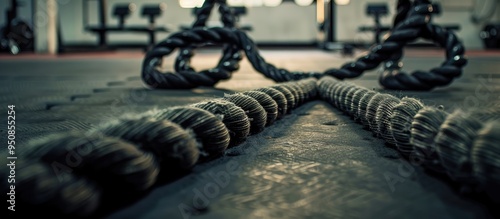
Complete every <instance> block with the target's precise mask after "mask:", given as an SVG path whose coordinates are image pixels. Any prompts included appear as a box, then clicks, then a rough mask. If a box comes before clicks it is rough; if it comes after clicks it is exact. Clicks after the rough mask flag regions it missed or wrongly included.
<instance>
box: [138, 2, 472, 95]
mask: <svg viewBox="0 0 500 219" xmlns="http://www.w3.org/2000/svg"><path fill="white" fill-rule="evenodd" d="M214 3H218V4H219V5H220V8H222V9H220V11H221V13H223V16H221V17H222V20H223V22H224V25H225V27H212V28H207V27H203V26H204V24H205V21H206V17H208V11H209V9H210V10H211V9H212V8H213V6H214ZM226 7H227V6H226V2H225V0H207V1H205V3H204V5H203V7H202V8H201V9H200V11H199V12H198V20H197V21H199V22H195V24H194V25H193V28H192V29H189V30H185V31H181V32H177V33H174V34H173V35H171V36H170V37H168V38H167V39H165V40H163V41H162V42H160V43H158V44H157V45H156V46H155V47H154V48H153V49H152V50H151V51H149V52H148V53H147V54H146V56H145V58H144V61H143V66H142V78H143V81H144V82H145V83H146V84H148V85H149V86H151V87H152V88H161V89H172V88H182V89H189V88H194V87H198V86H214V85H215V84H216V83H218V82H219V81H220V80H225V79H229V78H230V77H231V73H232V72H233V71H235V70H237V69H238V62H239V61H240V60H241V55H240V53H239V51H244V52H245V55H246V57H247V59H248V60H249V61H250V63H251V64H252V66H253V67H254V69H255V70H257V71H258V72H260V73H262V74H263V75H265V76H266V77H268V78H270V79H272V80H274V81H276V82H283V81H292V80H300V79H303V78H309V77H314V78H321V77H323V76H325V75H328V76H333V77H335V78H338V79H345V78H355V77H359V76H360V75H361V74H363V72H364V71H367V70H372V69H375V68H376V67H378V66H379V65H380V64H382V63H384V72H383V73H382V75H381V77H380V84H381V85H382V86H383V87H384V88H386V89H397V90H430V89H433V88H435V87H438V86H446V85H448V84H450V83H451V82H452V81H453V79H455V78H456V77H459V76H460V75H461V74H462V67H463V66H465V65H466V64H467V60H466V58H465V57H464V52H465V48H464V46H463V44H462V43H461V42H460V40H459V39H458V38H457V37H456V35H455V34H454V33H453V32H451V31H448V30H446V29H444V28H442V27H440V26H438V25H435V24H432V23H431V15H432V14H433V13H435V12H436V9H435V7H434V6H433V5H432V4H431V2H430V1H428V0H415V1H412V2H410V1H408V0H402V1H400V3H398V14H397V16H396V18H395V22H394V24H395V26H394V27H393V29H392V30H391V33H390V34H389V36H388V37H387V38H386V39H385V40H384V42H383V43H382V44H380V45H377V46H375V47H373V48H372V49H371V50H370V51H369V52H368V53H367V54H366V55H364V56H361V57H359V58H358V59H357V60H356V61H354V62H349V63H346V64H344V65H343V66H341V67H340V68H338V69H337V68H332V69H328V70H326V71H325V72H323V73H321V72H301V71H289V70H286V69H283V68H278V67H276V66H274V65H272V64H270V63H267V62H266V61H265V59H264V58H263V57H262V56H261V55H260V54H259V51H258V49H257V47H256V45H255V43H254V42H253V41H252V39H250V37H248V35H247V34H246V33H244V32H243V31H241V30H239V29H237V28H234V27H232V25H233V24H234V23H231V22H230V21H229V20H227V19H228V18H227V17H228V14H227V13H226V11H227V8H226ZM200 17H201V18H200ZM419 38H423V39H426V40H431V41H433V42H434V43H436V44H437V45H439V46H441V47H442V48H444V49H445V50H446V60H445V61H444V62H443V63H442V64H441V66H439V67H436V68H433V69H430V70H429V71H415V72H412V73H406V72H403V71H401V66H402V65H401V63H400V61H399V60H400V59H401V58H402V51H403V47H404V46H405V45H407V44H408V43H410V42H413V41H415V40H417V39H419ZM207 44H223V45H225V47H224V48H225V49H224V55H223V56H222V58H221V61H219V64H218V65H217V66H216V67H215V68H212V69H208V70H202V71H199V72H197V71H195V70H194V69H193V68H192V67H191V66H189V59H190V58H191V57H192V55H193V53H192V48H194V47H200V46H203V45H207ZM175 49H180V50H181V51H180V55H179V57H178V58H177V61H176V64H175V71H176V72H162V71H161V70H160V67H161V64H162V59H163V57H164V56H168V55H170V54H171V53H172V52H174V51H175Z"/></svg>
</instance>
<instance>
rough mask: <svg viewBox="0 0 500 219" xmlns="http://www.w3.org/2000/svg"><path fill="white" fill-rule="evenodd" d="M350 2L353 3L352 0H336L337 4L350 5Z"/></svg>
mask: <svg viewBox="0 0 500 219" xmlns="http://www.w3.org/2000/svg"><path fill="white" fill-rule="evenodd" d="M349 3H351V0H335V4H337V5H348V4H349Z"/></svg>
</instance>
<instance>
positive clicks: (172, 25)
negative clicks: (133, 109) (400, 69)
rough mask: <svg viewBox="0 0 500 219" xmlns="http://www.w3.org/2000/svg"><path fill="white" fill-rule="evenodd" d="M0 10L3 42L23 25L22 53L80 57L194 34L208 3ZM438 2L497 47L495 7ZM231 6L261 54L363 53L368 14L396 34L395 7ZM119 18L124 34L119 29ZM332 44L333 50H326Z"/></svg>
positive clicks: (468, 0) (258, 1) (472, 45)
mask: <svg viewBox="0 0 500 219" xmlns="http://www.w3.org/2000/svg"><path fill="white" fill-rule="evenodd" d="M0 2H1V4H0V12H1V13H2V16H0V24H1V27H3V28H2V29H3V31H2V32H3V33H2V35H3V38H5V36H6V35H8V34H6V30H5V29H7V28H6V27H7V26H10V27H13V26H15V25H16V22H19V21H23V22H24V23H25V25H27V27H26V28H31V29H32V31H33V34H32V35H33V36H34V38H33V44H32V45H30V46H27V48H23V49H22V50H27V51H34V52H36V53H51V54H56V53H61V52H71V51H77V50H82V49H85V50H90V49H98V50H104V49H116V48H138V47H139V48H143V47H147V46H148V44H151V35H154V38H155V40H156V41H158V40H161V39H164V38H165V37H167V36H168V35H169V34H171V33H173V32H176V31H179V30H181V29H182V28H186V27H189V25H191V23H192V22H193V21H194V8H196V7H199V6H201V5H202V4H203V0H78V1H71V0H16V1H13V0H1V1H0ZM434 2H435V3H437V4H439V5H440V8H441V12H440V13H439V15H437V16H435V17H434V18H433V19H434V22H435V23H437V24H440V25H443V26H449V27H451V28H452V29H454V31H455V32H456V33H457V35H458V37H459V38H460V39H461V40H463V42H464V44H465V46H466V48H467V49H469V50H470V49H485V48H487V49H494V48H497V47H498V41H499V40H498V38H499V36H497V34H496V33H497V32H498V31H497V30H499V28H498V27H499V25H498V24H500V10H499V8H500V4H498V0H438V1H434ZM13 4H16V5H15V6H13ZM228 4H229V5H230V6H234V7H238V8H240V9H242V11H241V13H240V14H239V18H240V19H239V24H240V26H241V27H246V28H247V29H248V34H249V35H250V37H251V38H252V39H254V41H255V42H256V43H257V44H258V45H259V46H262V47H265V46H284V47H294V46H301V47H303V46H319V47H322V48H327V49H328V48H330V49H331V48H336V47H335V44H337V43H339V44H342V45H343V44H349V45H358V46H359V45H371V44H373V43H374V41H375V36H374V35H375V32H376V28H374V25H375V23H376V21H375V15H374V14H373V13H368V12H369V10H368V8H369V6H370V5H380V4H382V5H383V6H384V8H382V11H380V14H378V15H377V17H379V18H380V28H381V29H380V30H382V32H381V34H383V30H384V27H385V28H388V27H390V26H391V23H392V18H393V16H394V14H395V8H396V6H395V4H396V0H390V1H380V0H331V1H330V0H228ZM124 6H127V7H128V11H125V12H123V11H122V12H120V9H123V7H124ZM148 6H150V7H153V9H154V7H157V8H159V9H160V11H157V14H154V15H151V14H150V15H147V14H144V13H145V11H144V7H148ZM120 7H122V8H120ZM384 10H385V11H384ZM120 13H121V14H120ZM376 13H378V12H376ZM213 14H214V15H213V16H212V17H211V18H210V20H211V22H210V23H209V25H211V26H212V25H218V21H219V17H218V13H213ZM120 17H122V25H123V26H124V27H126V28H121V29H120ZM149 17H151V20H152V22H154V25H155V27H154V28H155V30H156V31H154V32H153V33H152V34H150V32H148V28H150V27H151V26H150V25H151V24H150V18H149ZM128 27H131V28H128ZM132 27H133V28H132ZM23 28H24V27H23ZM23 28H21V29H23ZM134 28H135V29H134ZM10 29H11V30H10V31H12V29H16V28H15V27H13V28H10ZM17 29H19V28H17ZM17 31H19V30H17ZM331 43H333V44H334V45H333V47H332V46H328V44H331ZM417 44H418V43H417ZM325 45H326V46H325ZM422 45H425V44H422ZM3 47H4V48H3V51H4V52H5V51H7V52H9V49H8V48H7V47H8V42H7V41H5V40H3ZM10 52H11V53H12V51H10ZM14 53H15V51H14Z"/></svg>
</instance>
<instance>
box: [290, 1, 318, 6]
mask: <svg viewBox="0 0 500 219" xmlns="http://www.w3.org/2000/svg"><path fill="white" fill-rule="evenodd" d="M294 1H295V4H297V5H300V6H309V5H311V4H312V3H313V2H314V0H294Z"/></svg>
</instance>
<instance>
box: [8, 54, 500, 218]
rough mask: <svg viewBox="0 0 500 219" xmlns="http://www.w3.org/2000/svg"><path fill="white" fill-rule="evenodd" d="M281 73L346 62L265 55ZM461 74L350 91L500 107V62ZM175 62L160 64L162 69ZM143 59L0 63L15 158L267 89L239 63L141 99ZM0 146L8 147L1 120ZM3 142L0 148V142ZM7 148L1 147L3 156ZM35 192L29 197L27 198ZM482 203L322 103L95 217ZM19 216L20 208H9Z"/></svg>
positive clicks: (350, 213)
mask: <svg viewBox="0 0 500 219" xmlns="http://www.w3.org/2000/svg"><path fill="white" fill-rule="evenodd" d="M262 55H263V57H264V58H266V60H267V61H268V62H271V63H273V64H275V65H276V66H279V67H284V68H287V69H290V70H292V69H295V70H317V71H323V70H325V69H327V68H332V67H338V66H341V65H342V64H343V63H345V62H346V61H349V60H351V59H352V57H342V56H341V55H340V54H337V53H325V52H323V51H319V50H312V49H311V50H290V51H288V50H287V51H283V50H267V51H263V52H262ZM219 56H220V53H219V51H212V50H202V51H199V52H198V53H197V55H196V56H195V57H194V58H193V60H192V62H193V66H195V67H196V68H197V69H203V68H209V67H211V66H215V63H216V62H217V60H218V58H219ZM468 56H469V64H468V65H467V66H466V68H465V70H464V75H463V76H462V77H460V78H459V79H457V80H456V81H455V82H454V83H452V84H451V85H450V86H448V87H444V88H438V89H435V90H433V91H431V92H402V91H386V90H382V89H381V88H380V86H379V85H378V72H377V71H371V72H366V73H365V74H364V76H362V77H360V78H357V79H353V80H350V81H352V82H353V83H355V84H359V85H361V86H364V87H368V88H373V89H375V90H379V91H381V92H388V93H392V94H394V95H396V96H398V97H403V96H411V97H416V98H419V99H421V100H423V102H424V103H425V104H426V105H429V106H439V105H442V106H443V107H444V108H445V109H446V110H447V111H452V110H453V109H456V108H462V109H466V108H471V107H482V106H485V105H487V104H492V103H494V102H498V101H499V94H500V83H499V82H500V70H499V67H500V64H498V63H499V62H500V54H498V53H495V52H479V51H478V52H474V51H471V52H468ZM173 59H174V56H170V57H167V58H166V60H165V61H164V63H165V67H166V68H169V69H171V65H172V64H173V61H172V60H173ZM443 59H444V54H443V52H442V51H440V50H432V49H431V50H412V51H409V52H407V56H406V57H405V60H404V63H405V69H407V70H415V69H422V70H426V69H429V68H431V67H434V66H438V65H439V64H440V62H441V61H442V60H443ZM141 62H142V54H141V53H139V52H117V53H111V52H109V53H108V52H107V53H96V54H75V55H61V56H60V57H52V56H36V55H23V56H18V57H12V56H7V55H2V56H1V57H0V93H1V96H0V103H1V109H2V110H4V111H5V112H6V111H7V105H15V106H16V107H15V109H16V123H17V127H16V130H17V132H16V139H17V145H18V147H17V148H16V152H17V154H18V157H19V158H20V159H22V153H23V144H25V143H26V142H27V141H29V140H30V139H33V138H36V137H39V136H45V135H47V134H49V133H54V132H59V131H67V130H88V129H90V128H91V127H93V126H96V125H98V124H100V123H102V122H105V121H106V120H110V119H112V118H117V117H120V116H123V115H125V114H134V113H137V112H143V111H146V110H149V109H154V108H164V107H168V106H177V105H186V104H190V103H196V102H199V101H202V100H206V99H210V98H217V97H223V96H224V95H225V94H230V93H234V92H237V91H245V90H249V89H254V88H260V87H265V86H268V85H272V84H274V82H273V81H271V80H268V79H266V78H264V77H263V76H262V75H260V74H259V73H257V72H255V71H254V70H253V69H252V68H251V66H250V65H249V64H248V62H247V61H246V60H243V61H242V62H241V69H240V70H239V71H237V72H235V73H234V74H233V77H232V79H230V80H228V81H225V82H221V83H219V84H218V85H217V86H216V87H215V88H197V89H192V90H150V89H148V88H146V87H145V86H144V85H143V84H142V82H141V79H140V77H139V75H140V68H141ZM2 115H4V116H2V117H1V118H0V124H2V125H1V126H0V134H1V135H0V142H6V137H7V134H6V129H7V127H6V124H7V122H6V119H7V118H6V113H2ZM2 145H5V144H3V143H2ZM3 152H5V147H2V154H3ZM33 195H36V194H33ZM483 199H484V197H482V196H473V195H467V193H466V192H464V191H461V190H460V188H457V187H456V186H454V184H452V183H451V182H449V180H447V179H446V178H444V177H441V176H439V175H436V174H432V173H430V172H426V171H424V170H423V168H421V167H418V166H415V165H412V164H410V163H408V161H407V160H406V159H403V158H401V157H400V156H399V154H398V153H397V152H396V150H394V149H392V148H389V147H386V146H385V145H384V143H383V141H382V140H380V139H377V138H376V137H374V136H373V135H372V134H371V132H369V131H368V130H364V129H363V128H362V126H361V125H360V124H357V123H355V122H353V120H351V119H350V118H349V117H348V116H346V115H344V114H342V113H341V112H340V111H339V110H337V109H335V108H333V107H331V106H330V105H328V104H327V103H326V102H323V101H319V100H318V101H312V102H309V103H306V104H304V105H303V106H301V107H299V108H298V109H296V110H294V111H293V112H292V113H291V114H289V115H287V116H285V117H284V118H283V119H281V120H279V121H277V122H276V123H275V124H274V125H272V126H270V127H267V128H266V129H265V130H264V131H263V132H262V133H259V134H257V135H253V136H251V137H249V138H248V140H247V141H246V142H245V143H243V144H242V145H240V146H238V147H235V148H232V149H229V150H228V151H227V152H226V154H225V156H223V157H221V158H218V159H216V160H214V161H211V162H209V163H204V164H201V165H197V166H196V167H195V168H194V169H193V170H192V172H190V173H188V174H186V175H183V176H176V177H172V179H168V180H166V182H164V183H161V184H160V185H157V186H156V187H155V188H154V189H152V190H151V191H149V192H148V193H147V194H143V195H142V196H140V197H133V198H132V197H116V198H114V199H112V200H107V201H106V203H104V205H105V207H103V210H102V211H101V212H100V213H99V214H98V216H99V217H102V218H108V219H123V218H144V219H153V218H200V219H201V218H214V219H215V218H442V219H445V218H495V217H498V215H499V214H498V212H494V211H496V210H497V209H494V208H492V207H491V206H489V207H488V206H487V205H488V204H487V203H485V202H484V201H483ZM19 208H20V209H22V206H19Z"/></svg>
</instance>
